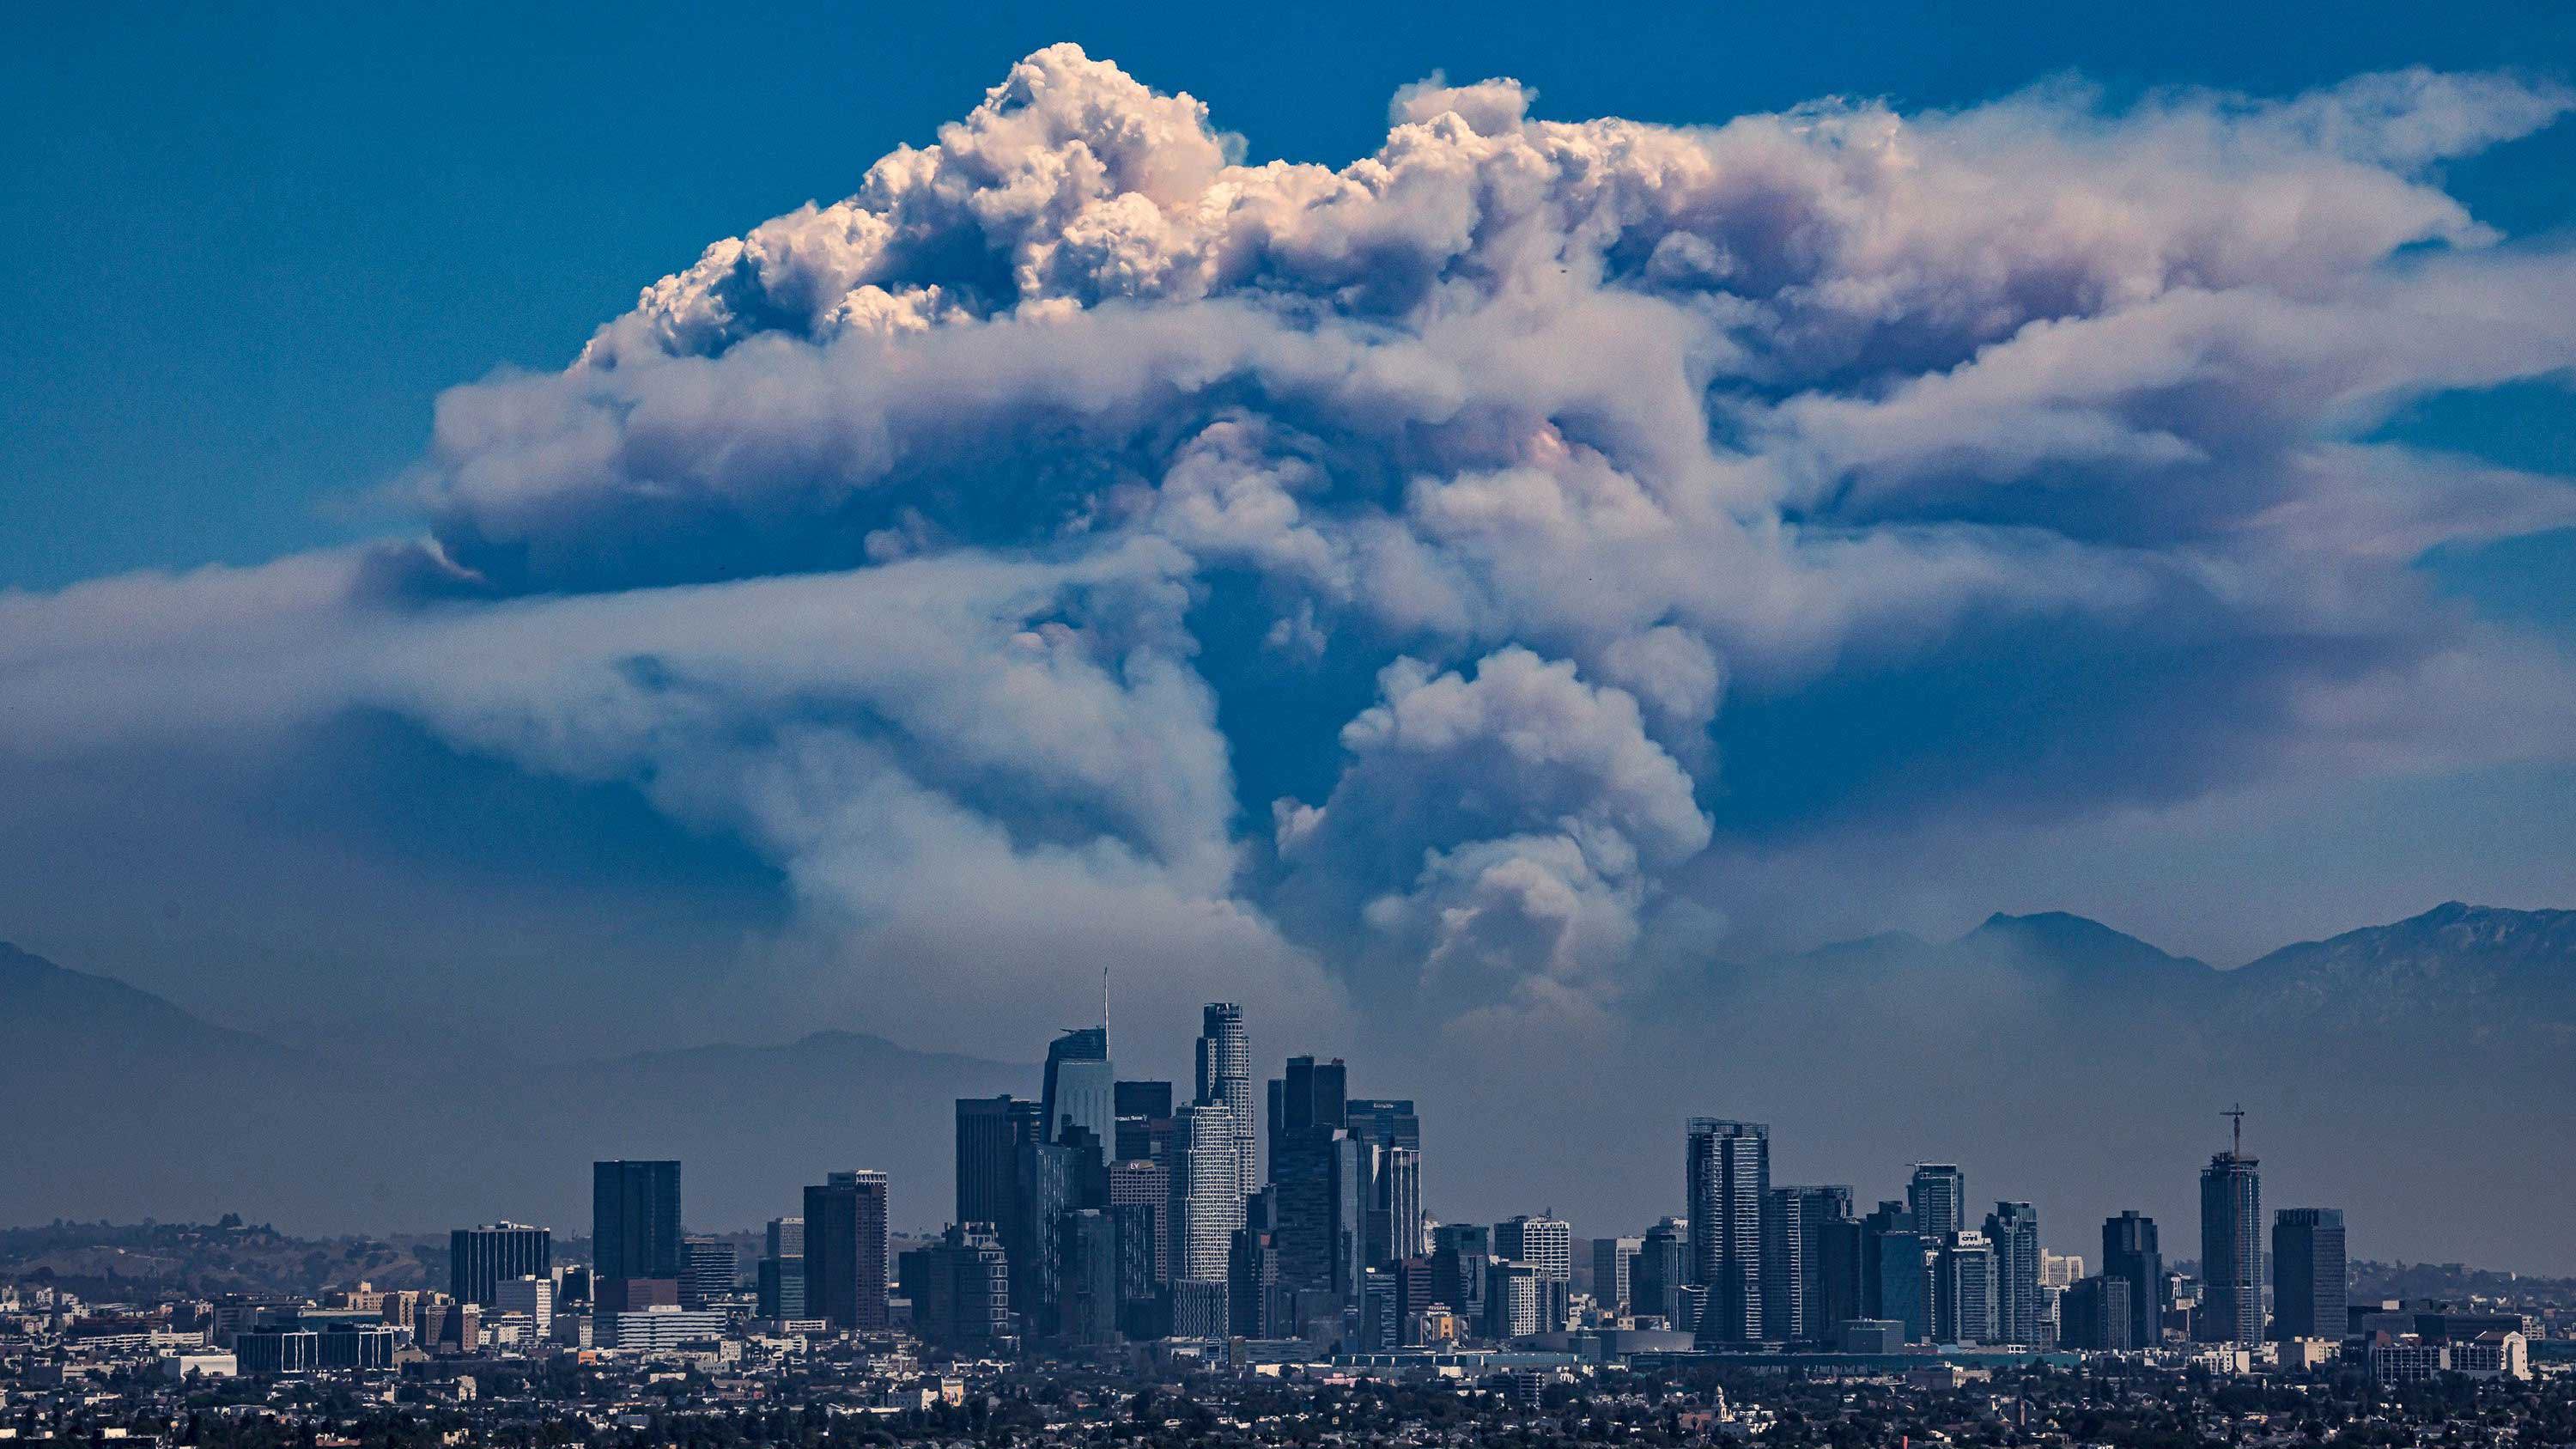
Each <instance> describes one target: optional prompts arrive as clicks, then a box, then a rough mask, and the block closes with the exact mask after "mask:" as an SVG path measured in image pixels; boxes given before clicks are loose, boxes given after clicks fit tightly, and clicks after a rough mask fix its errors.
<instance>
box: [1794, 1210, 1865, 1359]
mask: <svg viewBox="0 0 2576 1449" xmlns="http://www.w3.org/2000/svg"><path fill="white" fill-rule="evenodd" d="M1807 1241H1808V1247H1809V1251H1810V1253H1811V1260H1810V1261H1811V1271H1810V1272H1809V1273H1808V1276H1807V1322H1808V1326H1809V1327H1810V1328H1812V1329H1813V1330H1814V1331H1815V1333H1816V1334H1817V1335H1818V1336H1819V1338H1829V1337H1831V1336H1832V1334H1833V1331H1834V1325H1836V1324H1838V1323H1846V1322H1849V1321H1850V1320H1852V1319H1855V1318H1858V1317H1860V1316H1861V1308H1860V1290H1861V1247H1862V1239H1861V1224H1860V1219H1858V1218H1855V1217H1853V1216H1852V1215H1851V1214H1850V1213H1849V1212H1845V1213H1844V1214H1843V1215H1842V1216H1840V1217H1832V1218H1827V1219H1825V1220H1824V1221H1823V1222H1820V1223H1816V1224H1814V1225H1813V1232H1812V1235H1811V1236H1810V1237H1809V1238H1808V1240H1807Z"/></svg>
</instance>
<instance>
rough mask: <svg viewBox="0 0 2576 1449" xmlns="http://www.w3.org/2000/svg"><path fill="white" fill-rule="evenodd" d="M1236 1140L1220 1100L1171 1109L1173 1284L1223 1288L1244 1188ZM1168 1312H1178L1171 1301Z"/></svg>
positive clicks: (1229, 1113)
mask: <svg viewBox="0 0 2576 1449" xmlns="http://www.w3.org/2000/svg"><path fill="white" fill-rule="evenodd" d="M1240 1145H1241V1139H1240V1138H1239V1137H1238V1136H1237V1135H1236V1133H1235V1126H1234V1112H1233V1110H1232V1109H1231V1108H1229V1107H1228V1106H1226V1104H1225V1103H1224V1102H1222V1101H1208V1102H1193V1103H1191V1104H1190V1105H1189V1106H1186V1107H1181V1108H1178V1109H1176V1110H1175V1112H1174V1114H1173V1117H1172V1187H1171V1227H1170V1229H1169V1231H1170V1235H1171V1244H1172V1270H1171V1276H1172V1281H1173V1283H1174V1284H1176V1285H1177V1284H1178V1283H1179V1282H1180V1281H1181V1280H1183V1279H1191V1280H1195V1281H1198V1282H1202V1283H1214V1284H1216V1285H1217V1289H1218V1292H1219V1294H1220V1295H1222V1293H1223V1291H1224V1287H1225V1280H1226V1273H1227V1268H1228V1266H1229V1263H1228V1259H1229V1257H1230V1255H1231V1254H1232V1252H1233V1248H1234V1234H1235V1230H1236V1229H1238V1228H1241V1227H1242V1226H1243V1203H1244V1194H1243V1192H1242V1191H1241V1188H1242V1179H1241V1177H1240V1176H1239V1175H1238V1173H1237V1171H1236V1169H1237V1167H1238V1165H1239V1163H1240V1160H1241V1159H1240V1158H1239V1156H1238V1152H1239V1150H1240ZM1174 1312H1175V1314H1177V1313H1178V1312H1179V1308H1178V1306H1177V1304H1176V1305H1175V1308H1174ZM1220 1317H1222V1315H1220ZM1175 1331H1176V1332H1177V1331H1178V1330H1177V1329H1176V1330H1175ZM1215 1331H1216V1332H1218V1333H1222V1332H1224V1329H1223V1327H1222V1326H1220V1327H1219V1328H1217V1329H1216V1330H1215Z"/></svg>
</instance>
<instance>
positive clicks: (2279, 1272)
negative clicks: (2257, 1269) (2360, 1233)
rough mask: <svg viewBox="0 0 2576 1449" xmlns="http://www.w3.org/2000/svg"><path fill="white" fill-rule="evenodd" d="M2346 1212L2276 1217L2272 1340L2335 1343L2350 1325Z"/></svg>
mask: <svg viewBox="0 0 2576 1449" xmlns="http://www.w3.org/2000/svg"><path fill="white" fill-rule="evenodd" d="M2347 1271H2348V1270H2347V1267H2346V1264H2345V1261H2344V1244H2343V1210H2342V1209H2341V1208H2283V1209H2281V1210H2280V1211H2279V1212H2277V1213H2274V1214H2273V1215H2272V1337H2274V1338H2276V1339H2279V1340H2282V1341H2284V1342H2287V1341H2288V1340H2290V1339H2294V1338H2335V1339H2339V1338H2342V1337H2343V1336H2344V1333H2345V1330H2346V1329H2347V1328H2349V1327H2350V1326H2351V1313H2350V1306H2351V1287H2350V1282H2351V1280H2350V1279H2349V1278H2348V1277H2347V1276H2346V1273H2347Z"/></svg>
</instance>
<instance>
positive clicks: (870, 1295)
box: [805, 1170, 894, 1329]
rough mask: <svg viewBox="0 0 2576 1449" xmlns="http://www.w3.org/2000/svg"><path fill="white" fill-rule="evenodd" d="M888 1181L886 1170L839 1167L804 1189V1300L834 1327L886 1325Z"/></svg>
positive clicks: (864, 1327)
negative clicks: (843, 1169)
mask: <svg viewBox="0 0 2576 1449" xmlns="http://www.w3.org/2000/svg"><path fill="white" fill-rule="evenodd" d="M886 1199H887V1182H886V1175H885V1174H884V1173H882V1172H871V1171H865V1170H862V1171H857V1172H835V1173H832V1174H831V1175H830V1176H828V1177H827V1178H825V1179H824V1181H823V1183H822V1185H820V1186H818V1187H808V1188H806V1189H805V1301H806V1309H807V1311H808V1312H810V1313H812V1314H813V1315H814V1316H815V1317H817V1318H823V1319H828V1320H830V1321H831V1324H832V1326H833V1327H835V1328H840V1329H872V1328H884V1327H886V1326H887V1324H888V1323H889V1322H890V1321H891V1319H890V1317H889V1310H888V1308H887V1304H886V1278H887V1275H888V1271H889V1270H890V1269H891V1268H892V1267H893V1266H894V1265H893V1263H892V1261H891V1259H890V1258H889V1256H888V1250H889V1248H890V1246H891V1242H890V1240H889V1238H888V1235H887V1221H888V1219H887V1209H888V1204H887V1200H886Z"/></svg>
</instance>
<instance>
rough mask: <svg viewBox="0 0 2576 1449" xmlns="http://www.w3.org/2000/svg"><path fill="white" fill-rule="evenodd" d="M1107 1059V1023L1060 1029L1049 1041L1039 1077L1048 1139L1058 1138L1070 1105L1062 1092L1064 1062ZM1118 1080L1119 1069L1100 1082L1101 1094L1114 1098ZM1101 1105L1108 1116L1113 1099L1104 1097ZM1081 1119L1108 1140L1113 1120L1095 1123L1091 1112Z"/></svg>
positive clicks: (1042, 1109)
mask: <svg viewBox="0 0 2576 1449" xmlns="http://www.w3.org/2000/svg"><path fill="white" fill-rule="evenodd" d="M1108 1060H1109V1028H1107V1027H1105V1026H1085V1027H1078V1028H1075V1029H1074V1030H1071V1031H1065V1032H1059V1033H1057V1035H1056V1039H1055V1040H1054V1041H1051V1042H1049V1043H1047V1054H1046V1072H1045V1074H1044V1076H1042V1077H1041V1078H1040V1085H1039V1089H1038V1109H1039V1118H1038V1120H1039V1121H1041V1122H1043V1123H1045V1124H1046V1140H1047V1141H1049V1142H1053V1141H1054V1140H1055V1139H1056V1134H1057V1133H1059V1132H1061V1131H1063V1130H1064V1114H1065V1109H1066V1105H1067V1104H1066V1102H1065V1100H1064V1097H1063V1095H1062V1093H1063V1073H1064V1068H1065V1065H1066V1064H1067V1063H1068V1062H1105V1061H1108ZM1117 1080H1118V1075H1117V1073H1115V1072H1111V1073H1110V1074H1109V1075H1108V1076H1107V1078H1106V1079H1105V1080H1104V1081H1103V1083H1102V1084H1101V1085H1102V1095H1103V1097H1104V1098H1114V1097H1115V1096H1116V1093H1117V1086H1116V1083H1117ZM1100 1109H1101V1115H1102V1116H1104V1117H1107V1116H1109V1115H1110V1112H1109V1109H1110V1101H1108V1100H1104V1101H1102V1102H1101V1103H1100ZM1080 1120H1081V1121H1082V1124H1083V1125H1084V1126H1086V1127H1091V1128H1093V1129H1094V1130H1095V1131H1097V1132H1099V1133H1100V1135H1101V1137H1102V1138H1103V1139H1104V1140H1106V1139H1107V1138H1108V1136H1109V1135H1110V1126H1111V1123H1109V1122H1097V1123H1095V1122H1094V1121H1093V1120H1092V1118H1091V1117H1090V1116H1088V1115H1086V1116H1084V1117H1083V1118H1081V1119H1080Z"/></svg>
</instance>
